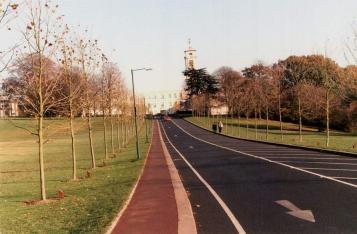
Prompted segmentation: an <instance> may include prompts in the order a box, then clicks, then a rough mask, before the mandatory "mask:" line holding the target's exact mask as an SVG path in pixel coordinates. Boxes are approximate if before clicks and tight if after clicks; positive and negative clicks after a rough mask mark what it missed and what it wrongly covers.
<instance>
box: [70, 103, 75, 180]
mask: <svg viewBox="0 0 357 234" xmlns="http://www.w3.org/2000/svg"><path fill="white" fill-rule="evenodd" d="M70 102H71V101H70ZM71 106H72V104H70V108H69V109H70V117H69V125H70V129H71V144H72V179H73V180H77V159H76V144H75V135H74V126H73V111H72V107H71Z"/></svg>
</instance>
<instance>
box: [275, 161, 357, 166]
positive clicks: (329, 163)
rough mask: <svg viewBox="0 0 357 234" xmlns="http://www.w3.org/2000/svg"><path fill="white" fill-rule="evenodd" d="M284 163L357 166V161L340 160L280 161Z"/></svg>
mask: <svg viewBox="0 0 357 234" xmlns="http://www.w3.org/2000/svg"><path fill="white" fill-rule="evenodd" d="M278 162H282V163H311V164H326V165H350V166H356V165H357V163H338V162H336V163H335V162H309V161H278Z"/></svg>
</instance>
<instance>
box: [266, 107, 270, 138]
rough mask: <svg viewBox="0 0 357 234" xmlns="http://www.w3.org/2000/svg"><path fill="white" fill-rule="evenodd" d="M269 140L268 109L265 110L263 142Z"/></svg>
mask: <svg viewBox="0 0 357 234" xmlns="http://www.w3.org/2000/svg"><path fill="white" fill-rule="evenodd" d="M268 138H269V107H267V108H266V131H265V140H268Z"/></svg>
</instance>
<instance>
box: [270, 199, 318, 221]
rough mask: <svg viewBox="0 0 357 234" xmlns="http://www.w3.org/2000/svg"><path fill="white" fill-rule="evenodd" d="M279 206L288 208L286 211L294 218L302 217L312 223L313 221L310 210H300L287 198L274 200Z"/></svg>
mask: <svg viewBox="0 0 357 234" xmlns="http://www.w3.org/2000/svg"><path fill="white" fill-rule="evenodd" d="M275 202H276V203H278V204H279V205H281V206H284V207H285V208H286V209H288V210H290V211H289V212H286V213H287V214H289V215H292V216H294V217H296V218H299V219H303V220H306V221H309V222H312V223H315V217H314V214H313V213H312V211H311V210H301V209H300V208H299V207H297V206H295V205H294V204H293V203H291V202H290V201H288V200H279V201H275Z"/></svg>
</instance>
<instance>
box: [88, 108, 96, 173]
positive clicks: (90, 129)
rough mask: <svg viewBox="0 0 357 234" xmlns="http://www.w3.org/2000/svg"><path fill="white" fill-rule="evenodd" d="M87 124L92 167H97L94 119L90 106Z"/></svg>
mask: <svg viewBox="0 0 357 234" xmlns="http://www.w3.org/2000/svg"><path fill="white" fill-rule="evenodd" d="M87 125H88V137H89V148H90V155H91V157H92V169H95V168H96V163H95V155H94V146H93V136H92V121H91V116H90V112H89V108H88V116H87Z"/></svg>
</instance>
